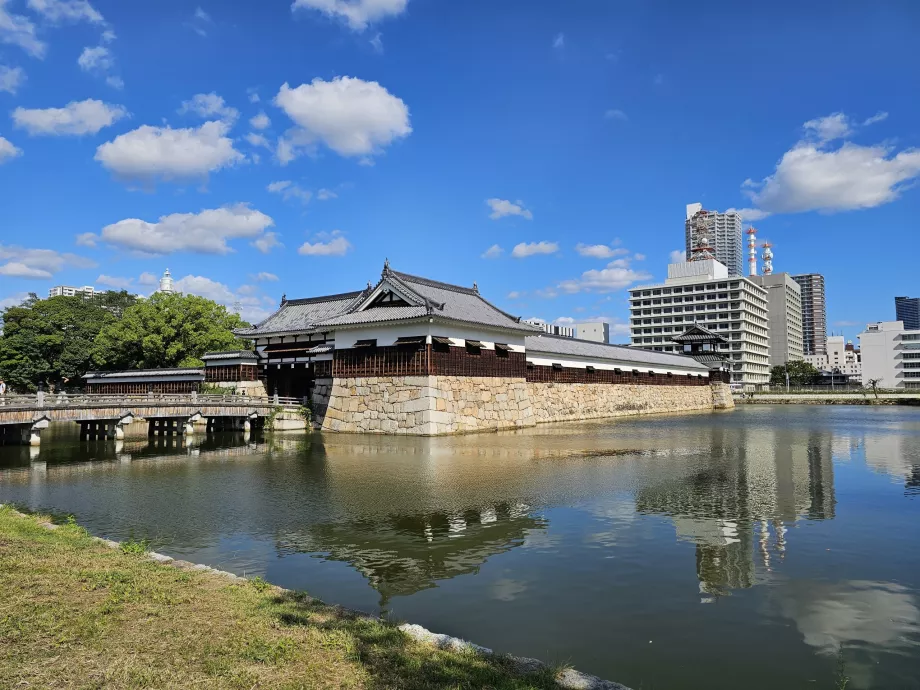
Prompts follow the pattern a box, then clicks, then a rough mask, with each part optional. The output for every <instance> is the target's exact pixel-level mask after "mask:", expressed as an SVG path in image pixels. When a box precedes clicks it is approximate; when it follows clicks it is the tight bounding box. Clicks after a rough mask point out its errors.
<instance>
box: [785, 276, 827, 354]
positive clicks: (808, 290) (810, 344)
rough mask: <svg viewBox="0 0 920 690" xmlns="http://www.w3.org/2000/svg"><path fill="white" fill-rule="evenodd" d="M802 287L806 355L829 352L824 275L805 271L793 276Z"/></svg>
mask: <svg viewBox="0 0 920 690" xmlns="http://www.w3.org/2000/svg"><path fill="white" fill-rule="evenodd" d="M792 279H793V280H794V281H795V282H797V283H798V284H799V286H800V287H801V288H802V345H803V349H804V350H805V354H806V355H826V354H827V307H826V303H825V300H824V276H823V275H821V274H820V273H803V274H801V275H797V276H792Z"/></svg>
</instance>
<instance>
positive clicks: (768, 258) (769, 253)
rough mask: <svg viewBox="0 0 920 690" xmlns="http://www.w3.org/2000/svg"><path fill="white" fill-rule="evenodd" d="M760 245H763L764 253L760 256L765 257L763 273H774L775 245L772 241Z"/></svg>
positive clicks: (766, 274)
mask: <svg viewBox="0 0 920 690" xmlns="http://www.w3.org/2000/svg"><path fill="white" fill-rule="evenodd" d="M760 246H761V247H763V254H761V255H760V258H761V259H763V274H764V275H765V276H768V275H771V274H772V273H773V245H772V244H771V243H770V242H764V243H763V244H762V245H760Z"/></svg>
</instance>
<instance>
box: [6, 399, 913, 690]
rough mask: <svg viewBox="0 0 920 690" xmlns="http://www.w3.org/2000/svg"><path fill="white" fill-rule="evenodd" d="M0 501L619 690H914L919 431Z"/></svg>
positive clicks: (692, 417)
mask: <svg viewBox="0 0 920 690" xmlns="http://www.w3.org/2000/svg"><path fill="white" fill-rule="evenodd" d="M0 502H13V503H16V504H19V505H22V506H24V507H27V508H29V509H32V510H43V511H50V512H54V513H67V514H73V515H75V516H76V518H77V520H78V521H79V522H80V523H81V524H83V525H85V526H86V527H88V528H89V529H90V530H91V531H92V532H93V533H95V534H98V535H100V536H105V537H109V538H112V539H118V540H121V539H125V538H128V537H133V538H135V539H142V538H147V539H150V540H151V541H152V543H153V546H154V547H155V548H156V549H157V550H159V551H161V552H164V553H167V554H169V555H171V556H175V557H178V558H184V559H187V560H191V561H195V562H202V563H208V564H210V565H213V566H216V567H219V568H222V569H226V570H231V571H233V572H235V573H238V574H245V575H247V576H255V575H260V576H262V577H264V578H266V579H267V580H269V581H271V582H273V583H276V584H278V585H281V586H284V587H290V588H296V589H304V590H307V591H308V592H310V593H311V594H313V595H314V596H317V597H320V598H322V599H325V600H327V601H329V602H334V603H339V604H342V605H344V606H348V607H352V608H357V609H362V610H365V611H370V612H381V613H384V614H387V615H390V616H393V617H395V618H398V619H402V620H408V621H411V622H415V623H420V624H421V625H424V626H425V627H427V628H430V629H432V630H435V631H437V632H444V633H449V634H452V635H456V636H459V637H463V638H466V639H469V640H472V641H474V642H476V643H478V644H482V645H485V646H488V647H492V648H494V649H495V650H497V651H502V652H510V653H514V654H518V655H524V656H532V657H538V658H541V659H543V660H545V661H549V662H560V663H568V664H571V665H573V666H575V667H576V668H578V669H580V670H583V671H586V672H589V673H594V674H597V675H600V676H602V677H606V678H610V679H612V680H616V681H619V682H621V683H624V684H626V685H629V686H631V687H633V688H636V689H639V688H642V689H645V690H648V689H658V688H703V687H705V688H708V689H716V688H725V689H732V690H735V689H736V688H746V689H748V690H760V689H764V690H766V689H769V690H775V689H776V688H841V687H846V688H848V689H849V690H852V689H855V688H918V687H920V409H918V408H893V407H884V408H873V407H841V406H814V407H808V406H777V407H770V406H748V407H744V408H742V409H738V410H736V411H734V412H731V413H700V414H689V415H675V416H658V417H648V418H633V419H617V420H614V421H609V422H598V423H589V424H578V425H574V424H569V425H559V426H542V427H537V428H535V429H529V430H526V431H521V432H504V433H497V434H478V435H470V436H460V437H453V438H436V439H421V438H395V437H378V436H352V435H320V434H315V435H306V434H287V435H282V434H275V435H273V436H272V435H267V436H265V437H264V438H255V437H254V438H252V439H248V440H246V441H244V439H243V437H242V436H241V435H237V436H234V435H218V436H213V437H207V438H199V439H193V440H191V441H188V442H182V441H179V442H178V445H176V441H175V439H167V440H160V439H157V440H153V441H148V439H147V438H146V437H140V438H137V439H135V440H132V439H130V438H129V439H128V440H126V441H125V442H123V443H118V444H117V445H116V442H114V441H108V442H105V441H100V442H89V443H87V442H84V443H81V442H80V441H79V439H78V437H77V436H76V425H74V426H72V427H71V426H59V427H52V429H49V430H48V431H47V432H45V435H44V437H43V439H42V446H41V448H40V449H39V450H38V452H37V454H36V453H35V451H34V449H29V448H24V447H5V448H0Z"/></svg>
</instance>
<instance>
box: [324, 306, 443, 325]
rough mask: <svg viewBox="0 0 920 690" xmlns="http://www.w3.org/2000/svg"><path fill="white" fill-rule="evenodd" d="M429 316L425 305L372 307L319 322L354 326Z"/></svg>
mask: <svg viewBox="0 0 920 690" xmlns="http://www.w3.org/2000/svg"><path fill="white" fill-rule="evenodd" d="M423 316H428V309H427V308H425V307H371V308H370V309H365V310H364V311H355V312H351V313H350V314H342V315H341V316H335V317H333V318H331V319H326V320H325V321H323V322H322V323H320V324H318V325H321V326H323V327H326V326H352V325H357V324H362V323H379V322H381V321H404V320H406V319H418V318H421V317H423Z"/></svg>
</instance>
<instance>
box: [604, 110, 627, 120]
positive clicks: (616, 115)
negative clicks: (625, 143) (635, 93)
mask: <svg viewBox="0 0 920 690" xmlns="http://www.w3.org/2000/svg"><path fill="white" fill-rule="evenodd" d="M604 118H605V119H607V120H620V121H623V122H625V121H626V120H628V119H629V118H628V117H627V116H626V113H624V112H623V111H622V110H618V109H616V108H614V109H613V110H608V111H607V112H605V113H604Z"/></svg>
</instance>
